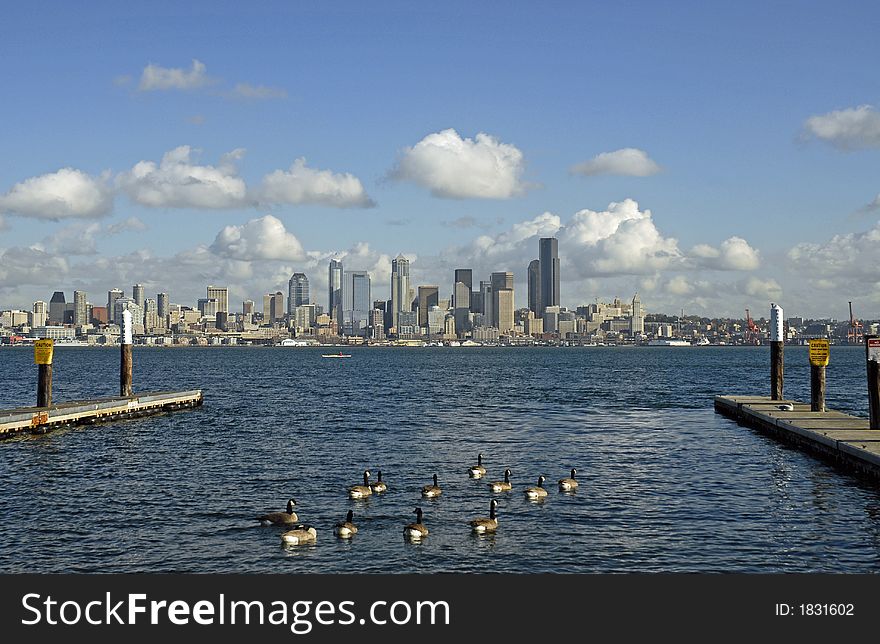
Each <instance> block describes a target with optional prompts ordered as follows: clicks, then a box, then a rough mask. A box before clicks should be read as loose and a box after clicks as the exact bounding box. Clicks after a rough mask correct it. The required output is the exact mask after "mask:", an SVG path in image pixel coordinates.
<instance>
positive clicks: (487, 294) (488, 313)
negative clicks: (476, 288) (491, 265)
mask: <svg viewBox="0 0 880 644" xmlns="http://www.w3.org/2000/svg"><path fill="white" fill-rule="evenodd" d="M480 300H481V302H480V303H481V307H480V311H481V312H482V314H483V324H484V325H485V326H493V323H492V320H493V317H494V316H493V314H492V305H493V304H494V302H493V300H492V282H485V281H483V280H480Z"/></svg>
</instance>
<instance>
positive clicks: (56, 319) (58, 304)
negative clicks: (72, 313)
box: [49, 291, 67, 324]
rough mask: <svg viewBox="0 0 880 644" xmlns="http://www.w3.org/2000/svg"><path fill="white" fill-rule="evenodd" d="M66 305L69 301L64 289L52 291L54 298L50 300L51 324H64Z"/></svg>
mask: <svg viewBox="0 0 880 644" xmlns="http://www.w3.org/2000/svg"><path fill="white" fill-rule="evenodd" d="M66 306H67V302H66V301H65V299H64V293H63V292H62V291H55V292H54V293H52V299H51V300H49V324H64V309H65V308H66Z"/></svg>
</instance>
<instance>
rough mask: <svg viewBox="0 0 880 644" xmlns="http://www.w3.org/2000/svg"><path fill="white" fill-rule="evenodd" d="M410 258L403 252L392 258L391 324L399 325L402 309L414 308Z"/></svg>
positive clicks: (393, 325) (409, 309)
mask: <svg viewBox="0 0 880 644" xmlns="http://www.w3.org/2000/svg"><path fill="white" fill-rule="evenodd" d="M411 291H412V289H411V287H410V283H409V260H408V259H407V258H406V257H404V256H403V255H402V254H401V255H398V256H397V257H396V258H394V259H393V260H391V326H392V327H395V328H396V327H397V324H398V318H399V316H400V312H401V311H411V310H412V299H413V297H412V292H411Z"/></svg>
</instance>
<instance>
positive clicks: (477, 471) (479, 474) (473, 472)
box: [468, 452, 486, 479]
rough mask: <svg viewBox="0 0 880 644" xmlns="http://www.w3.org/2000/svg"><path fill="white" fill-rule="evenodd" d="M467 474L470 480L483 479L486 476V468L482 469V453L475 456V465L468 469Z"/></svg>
mask: <svg viewBox="0 0 880 644" xmlns="http://www.w3.org/2000/svg"><path fill="white" fill-rule="evenodd" d="M468 474H469V475H470V477H471V478H472V479H480V478H483V476H485V474H486V468H485V467H483V454H482V452H481V453H479V454H477V464H476V465H472V466H471V467H470V469H468Z"/></svg>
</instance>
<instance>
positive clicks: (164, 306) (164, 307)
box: [156, 293, 171, 327]
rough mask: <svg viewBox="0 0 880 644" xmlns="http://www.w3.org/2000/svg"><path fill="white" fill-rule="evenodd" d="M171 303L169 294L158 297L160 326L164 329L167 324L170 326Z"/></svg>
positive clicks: (161, 294) (160, 294)
mask: <svg viewBox="0 0 880 644" xmlns="http://www.w3.org/2000/svg"><path fill="white" fill-rule="evenodd" d="M170 303H171V302H170V301H169V299H168V293H159V294H158V295H157V296H156V304H157V308H158V314H159V326H161V327H164V326H165V325H166V324H168V313H169V312H170V311H169V310H168V305H169V304H170Z"/></svg>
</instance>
